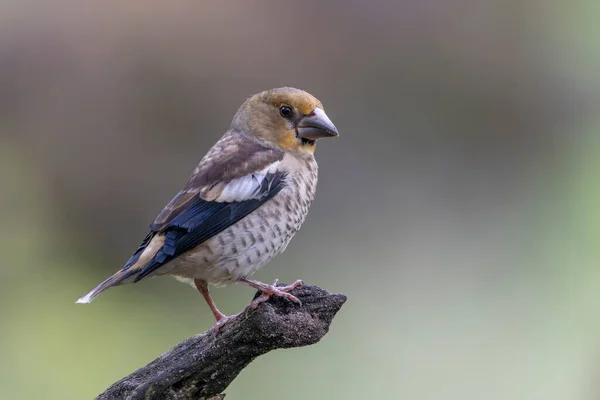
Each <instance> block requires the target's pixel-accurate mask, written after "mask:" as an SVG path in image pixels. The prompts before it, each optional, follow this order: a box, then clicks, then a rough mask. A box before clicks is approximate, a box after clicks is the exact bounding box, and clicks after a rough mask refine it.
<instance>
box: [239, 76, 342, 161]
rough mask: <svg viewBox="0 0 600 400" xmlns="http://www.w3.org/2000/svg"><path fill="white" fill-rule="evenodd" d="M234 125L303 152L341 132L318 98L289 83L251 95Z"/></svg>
mask: <svg viewBox="0 0 600 400" xmlns="http://www.w3.org/2000/svg"><path fill="white" fill-rule="evenodd" d="M231 128H232V129H234V130H236V131H240V132H244V133H247V134H250V135H252V136H254V137H256V138H257V139H259V140H262V141H265V142H267V143H268V144H269V145H271V146H276V147H279V148H281V149H283V150H286V151H297V152H301V153H313V152H314V149H315V140H316V139H319V138H322V137H331V136H337V135H338V132H337V129H336V128H335V126H334V125H333V123H332V122H331V121H330V120H329V118H328V117H327V115H326V114H325V111H324V110H323V104H322V103H321V102H320V101H319V99H317V98H316V97H314V96H313V95H311V94H310V93H307V92H305V91H303V90H300V89H295V88H290V87H284V88H278V89H271V90H267V91H264V92H261V93H258V94H256V95H254V96H252V97H250V98H249V99H248V100H246V102H245V103H244V104H242V106H241V107H240V109H239V110H238V112H237V113H236V115H235V117H234V118H233V122H232V123H231Z"/></svg>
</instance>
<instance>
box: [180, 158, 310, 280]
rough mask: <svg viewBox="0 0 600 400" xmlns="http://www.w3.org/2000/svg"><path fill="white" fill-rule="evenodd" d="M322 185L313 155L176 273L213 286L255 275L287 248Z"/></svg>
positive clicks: (184, 260) (183, 258)
mask: <svg viewBox="0 0 600 400" xmlns="http://www.w3.org/2000/svg"><path fill="white" fill-rule="evenodd" d="M316 185H317V164H316V161H315V160H314V158H313V157H310V158H309V159H304V160H302V162H301V167H300V168H298V169H295V170H294V171H291V172H289V173H288V174H287V176H286V185H285V187H284V188H283V189H282V190H281V192H279V193H278V194H277V195H276V196H275V197H273V198H272V199H271V200H269V201H268V202H266V203H265V204H263V205H262V206H261V207H259V208H258V209H257V210H255V211H254V212H252V213H251V214H249V215H248V216H246V217H245V218H243V219H241V220H240V221H239V222H237V223H235V224H234V225H232V226H230V227H229V228H227V229H225V230H224V231H222V232H221V233H219V234H218V235H216V236H215V237H213V238H211V239H210V240H208V241H206V242H205V243H203V244H202V245H200V246H199V248H197V249H196V251H194V252H193V253H189V254H184V255H183V256H181V257H180V258H179V260H178V261H177V265H176V266H173V267H175V268H173V269H172V270H171V273H172V274H174V275H178V276H180V277H184V278H194V279H203V280H206V281H208V282H209V283H211V284H213V285H223V284H228V283H230V282H232V281H235V280H237V279H240V278H245V277H249V276H251V275H252V274H253V273H255V272H256V271H257V270H258V269H259V268H261V267H263V266H264V265H265V264H267V263H268V262H269V261H270V260H271V259H272V258H273V257H275V256H276V255H277V254H279V253H281V252H283V251H284V250H285V248H286V246H287V245H288V243H289V242H290V240H291V239H292V237H293V236H294V234H295V233H296V232H297V231H298V230H299V229H300V227H301V226H302V223H303V222H304V220H305V218H306V215H307V214H308V209H309V207H310V205H311V204H312V202H313V199H314V196H315V190H316Z"/></svg>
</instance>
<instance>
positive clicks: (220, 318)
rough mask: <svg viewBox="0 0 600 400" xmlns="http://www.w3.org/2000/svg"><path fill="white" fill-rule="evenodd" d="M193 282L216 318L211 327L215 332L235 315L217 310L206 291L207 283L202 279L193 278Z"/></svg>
mask: <svg viewBox="0 0 600 400" xmlns="http://www.w3.org/2000/svg"><path fill="white" fill-rule="evenodd" d="M194 284H195V285H196V289H198V291H199V292H200V293H201V294H202V296H203V297H204V300H206V303H207V304H208V307H210V311H212V313H213V315H214V316H215V318H216V319H217V322H216V323H215V324H214V325H213V327H212V329H213V331H214V332H215V333H216V332H218V331H219V328H220V327H221V326H223V325H224V324H225V323H226V322H227V321H229V320H230V319H231V318H233V317H234V316H235V315H231V316H227V315H225V314H223V313H222V312H221V311H219V309H218V308H217V305H216V304H215V301H214V300H213V298H212V296H211V295H210V292H209V291H208V283H206V281H204V280H202V279H194Z"/></svg>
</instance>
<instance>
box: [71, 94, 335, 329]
mask: <svg viewBox="0 0 600 400" xmlns="http://www.w3.org/2000/svg"><path fill="white" fill-rule="evenodd" d="M336 136H339V133H338V130H337V128H336V127H335V125H334V124H333V122H332V121H331V120H330V119H329V117H328V116H327V114H326V113H325V110H324V107H323V104H322V103H321V101H320V100H318V99H317V98H316V97H314V96H313V95H311V94H310V93H308V92H306V91H304V90H300V89H296V88H292V87H282V88H276V89H270V90H266V91H263V92H260V93H258V94H255V95H253V96H251V97H249V98H248V99H247V100H246V101H245V102H244V103H243V104H242V105H241V107H240V108H239V109H238V111H237V113H236V114H235V116H234V117H233V120H232V122H231V126H230V128H229V129H228V130H227V131H226V132H225V134H224V135H223V136H222V137H221V138H220V139H219V140H218V141H217V142H216V143H215V145H214V146H213V147H212V148H211V149H210V150H209V151H208V153H206V155H205V156H204V157H203V158H202V159H201V161H200V162H199V164H198V165H197V166H196V168H195V169H194V171H193V172H192V174H191V176H190V178H189V180H188V181H187V184H186V185H185V186H184V188H183V189H182V190H181V191H180V192H179V193H177V195H176V196H175V197H174V198H173V199H172V200H171V201H170V202H169V203H168V204H167V205H166V206H165V207H164V209H163V210H162V211H161V212H160V213H159V214H158V216H157V217H156V219H155V220H154V221H153V222H152V224H151V225H150V231H149V232H148V234H147V235H146V237H145V238H144V239H143V241H142V243H141V244H140V246H139V247H138V248H137V250H136V251H135V252H134V253H133V255H132V256H131V258H129V260H128V261H127V262H126V263H125V265H124V266H123V267H122V268H121V269H120V270H119V271H117V272H116V273H115V274H114V275H112V276H110V277H109V278H108V279H106V280H105V281H103V282H102V283H100V284H99V285H98V286H96V287H95V288H93V289H92V290H91V291H89V292H88V293H87V294H86V295H84V296H82V297H80V298H79V299H78V300H77V301H76V302H77V303H90V302H91V301H92V300H94V299H95V298H96V297H97V296H98V295H100V294H101V293H102V292H104V291H105V290H107V289H108V288H111V287H113V286H118V285H122V284H127V283H135V282H139V281H140V280H142V279H143V278H145V277H148V276H159V275H171V276H173V277H175V278H177V279H178V280H180V281H183V282H186V283H189V284H191V285H192V286H194V287H195V288H196V289H197V290H198V291H199V292H200V293H201V294H202V296H203V297H204V299H205V301H206V303H207V304H208V306H209V308H210V310H211V312H212V313H213V315H214V317H215V319H216V323H215V325H214V326H215V328H216V329H217V330H218V328H219V327H220V326H221V325H223V324H224V323H226V322H227V321H228V320H229V319H230V318H232V316H226V315H225V314H223V313H222V312H221V311H220V310H219V309H218V308H217V306H216V304H215V302H214V300H213V299H212V296H211V294H210V292H209V285H212V286H217V287H218V286H225V285H228V284H231V283H236V282H237V283H244V284H247V285H249V286H250V287H252V288H255V289H257V290H258V291H260V292H261V295H260V296H259V297H257V298H256V299H255V300H253V302H252V303H251V304H250V307H252V308H256V307H257V306H258V304H260V303H261V302H263V301H266V300H267V299H268V298H269V297H270V296H279V297H283V298H286V299H288V300H290V301H292V302H294V303H298V304H300V301H299V299H298V298H297V297H295V296H294V295H292V294H291V293H289V292H290V291H291V290H293V289H294V288H296V287H298V286H301V285H302V281H301V280H297V281H295V282H293V283H292V284H289V285H285V286H277V283H278V281H275V282H274V283H273V284H266V283H262V282H259V281H255V280H251V279H250V277H251V276H252V275H253V274H254V273H255V272H256V271H257V270H259V269H260V268H262V267H263V266H265V265H266V264H267V263H269V262H270V261H271V260H272V259H273V258H274V257H275V256H276V255H278V254H280V253H282V252H283V251H284V250H285V249H286V247H287V245H288V243H289V242H290V240H291V239H292V237H293V236H294V234H295V233H296V232H297V231H298V230H299V229H300V227H301V226H302V224H303V223H304V220H305V218H306V216H307V213H308V210H309V207H310V206H311V204H312V203H313V200H314V197H315V190H316V185H317V177H318V166H317V162H316V160H315V156H314V153H315V148H316V141H317V140H318V139H321V138H328V137H336Z"/></svg>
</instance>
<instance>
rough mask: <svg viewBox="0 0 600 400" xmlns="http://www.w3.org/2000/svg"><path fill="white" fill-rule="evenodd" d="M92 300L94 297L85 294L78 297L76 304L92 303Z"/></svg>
mask: <svg viewBox="0 0 600 400" xmlns="http://www.w3.org/2000/svg"><path fill="white" fill-rule="evenodd" d="M91 302H92V298H91V297H90V296H83V297H80V298H78V299H77V301H76V302H75V304H90V303H91Z"/></svg>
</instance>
